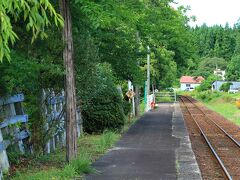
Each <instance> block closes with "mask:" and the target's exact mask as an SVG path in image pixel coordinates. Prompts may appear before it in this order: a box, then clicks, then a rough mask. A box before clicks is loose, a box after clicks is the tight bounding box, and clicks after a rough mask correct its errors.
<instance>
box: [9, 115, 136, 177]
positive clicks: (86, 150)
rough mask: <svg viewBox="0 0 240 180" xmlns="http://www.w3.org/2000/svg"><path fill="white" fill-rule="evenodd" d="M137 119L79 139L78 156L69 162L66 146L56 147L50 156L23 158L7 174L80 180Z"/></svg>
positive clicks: (92, 170)
mask: <svg viewBox="0 0 240 180" xmlns="http://www.w3.org/2000/svg"><path fill="white" fill-rule="evenodd" d="M136 120H137V118H134V119H132V120H131V121H130V122H129V123H127V124H126V125H125V126H124V128H123V131H122V132H121V133H115V132H111V131H106V132H104V133H103V134H99V135H83V136H82V137H81V138H79V141H78V158H77V159H76V160H74V161H72V162H71V163H70V164H67V163H66V162H65V149H59V150H57V151H56V152H55V153H51V154H50V155H43V156H39V157H34V158H28V159H26V162H25V163H23V162H22V163H20V166H18V167H16V170H15V173H13V175H11V176H6V179H13V180H42V179H44V180H55V179H56V180H59V179H74V178H76V179H82V178H83V177H84V175H85V174H87V173H90V172H94V169H92V167H91V164H92V162H94V161H96V159H98V158H99V157H100V156H101V155H103V154H104V153H105V152H106V151H107V150H108V149H110V148H112V147H113V146H114V144H115V142H116V141H118V140H119V139H120V137H121V134H122V133H123V132H125V131H126V130H128V129H129V127H130V126H131V125H132V124H133V123H135V121H136Z"/></svg>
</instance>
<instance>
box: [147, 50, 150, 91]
mask: <svg viewBox="0 0 240 180" xmlns="http://www.w3.org/2000/svg"><path fill="white" fill-rule="evenodd" d="M147 50H148V54H147V95H150V48H149V46H147Z"/></svg>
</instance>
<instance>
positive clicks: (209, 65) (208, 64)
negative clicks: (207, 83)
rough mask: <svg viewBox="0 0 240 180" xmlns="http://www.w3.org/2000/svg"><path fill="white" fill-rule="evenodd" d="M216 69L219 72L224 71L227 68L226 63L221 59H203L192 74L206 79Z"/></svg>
mask: <svg viewBox="0 0 240 180" xmlns="http://www.w3.org/2000/svg"><path fill="white" fill-rule="evenodd" d="M216 67H217V68H219V69H221V70H225V69H226V68H227V62H226V61H225V59H223V58H217V57H213V58H203V59H202V60H201V62H200V63H199V66H198V69H197V70H196V71H195V73H194V74H195V75H198V76H199V75H201V76H204V77H205V78H207V77H208V76H210V75H212V74H213V71H214V70H215V69H216Z"/></svg>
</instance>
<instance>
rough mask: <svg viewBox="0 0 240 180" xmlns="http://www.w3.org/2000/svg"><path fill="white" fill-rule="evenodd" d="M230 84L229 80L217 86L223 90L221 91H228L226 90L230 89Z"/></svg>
mask: <svg viewBox="0 0 240 180" xmlns="http://www.w3.org/2000/svg"><path fill="white" fill-rule="evenodd" d="M231 85H232V83H230V82H227V83H223V84H222V85H221V87H220V88H219V90H220V91H223V92H228V90H229V89H230V86H231Z"/></svg>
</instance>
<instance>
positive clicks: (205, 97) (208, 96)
mask: <svg viewBox="0 0 240 180" xmlns="http://www.w3.org/2000/svg"><path fill="white" fill-rule="evenodd" d="M193 96H194V97H195V98H197V99H199V100H201V101H205V102H208V101H211V100H212V99H215V98H217V97H220V96H221V93H219V92H217V91H213V92H212V91H201V92H198V91H196V92H194V93H193Z"/></svg>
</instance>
